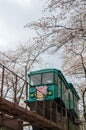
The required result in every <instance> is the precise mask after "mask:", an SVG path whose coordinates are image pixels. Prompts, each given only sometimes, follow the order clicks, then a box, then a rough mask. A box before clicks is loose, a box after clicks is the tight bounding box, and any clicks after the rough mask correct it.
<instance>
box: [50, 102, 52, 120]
mask: <svg viewBox="0 0 86 130" xmlns="http://www.w3.org/2000/svg"><path fill="white" fill-rule="evenodd" d="M50 120H51V121H52V102H51V101H50Z"/></svg>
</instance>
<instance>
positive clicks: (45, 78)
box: [42, 73, 53, 84]
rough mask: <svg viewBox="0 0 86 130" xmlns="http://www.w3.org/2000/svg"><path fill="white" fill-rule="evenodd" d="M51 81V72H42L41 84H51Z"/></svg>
mask: <svg viewBox="0 0 86 130" xmlns="http://www.w3.org/2000/svg"><path fill="white" fill-rule="evenodd" d="M51 83H53V73H44V74H43V75H42V84H51Z"/></svg>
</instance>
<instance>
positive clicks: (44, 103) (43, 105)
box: [43, 100, 45, 117]
mask: <svg viewBox="0 0 86 130" xmlns="http://www.w3.org/2000/svg"><path fill="white" fill-rule="evenodd" d="M43 116H44V117H45V100H43Z"/></svg>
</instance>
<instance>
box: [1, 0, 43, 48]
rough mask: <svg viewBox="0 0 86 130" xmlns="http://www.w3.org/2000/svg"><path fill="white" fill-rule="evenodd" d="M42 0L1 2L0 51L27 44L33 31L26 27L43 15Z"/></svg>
mask: <svg viewBox="0 0 86 130" xmlns="http://www.w3.org/2000/svg"><path fill="white" fill-rule="evenodd" d="M42 3H43V1H41V0H0V50H7V49H9V48H12V49H13V48H15V47H16V45H18V44H19V43H20V42H22V43H23V42H24V43H25V42H27V41H28V39H29V38H30V37H31V36H32V35H33V31H31V30H29V29H28V28H24V25H25V24H27V23H28V22H30V21H32V20H36V19H38V18H39V17H41V15H42V7H43V4H42Z"/></svg>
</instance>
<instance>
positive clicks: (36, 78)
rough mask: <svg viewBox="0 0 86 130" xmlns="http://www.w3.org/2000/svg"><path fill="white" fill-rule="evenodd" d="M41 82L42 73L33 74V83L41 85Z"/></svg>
mask: <svg viewBox="0 0 86 130" xmlns="http://www.w3.org/2000/svg"><path fill="white" fill-rule="evenodd" d="M40 84H41V74H36V75H32V76H31V85H32V86H33V85H40Z"/></svg>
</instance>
